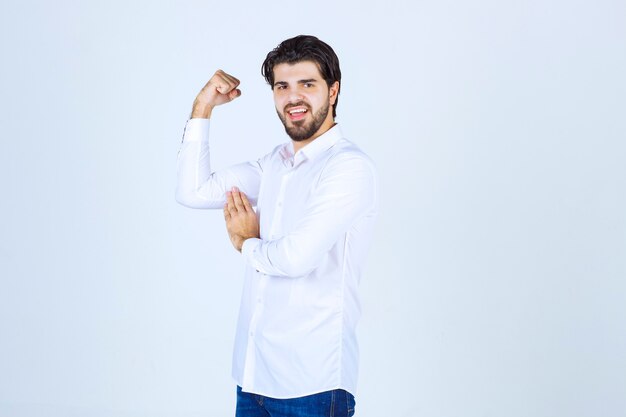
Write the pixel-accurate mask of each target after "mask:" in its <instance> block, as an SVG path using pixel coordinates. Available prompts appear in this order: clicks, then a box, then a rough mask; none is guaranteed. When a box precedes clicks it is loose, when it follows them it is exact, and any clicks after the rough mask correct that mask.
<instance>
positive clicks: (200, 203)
mask: <svg viewBox="0 0 626 417" xmlns="http://www.w3.org/2000/svg"><path fill="white" fill-rule="evenodd" d="M174 198H175V199H176V202H178V204H181V205H183V206H185V207H188V208H193V209H203V208H209V207H208V205H207V201H206V200H203V199H201V198H198V196H197V195H196V193H193V192H190V191H189V190H182V189H180V188H177V189H176V194H175V196H174Z"/></svg>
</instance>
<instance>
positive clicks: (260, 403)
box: [235, 386, 355, 417]
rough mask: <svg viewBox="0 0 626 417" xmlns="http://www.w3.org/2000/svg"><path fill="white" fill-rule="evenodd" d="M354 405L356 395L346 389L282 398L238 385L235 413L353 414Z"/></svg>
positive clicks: (284, 416)
mask: <svg viewBox="0 0 626 417" xmlns="http://www.w3.org/2000/svg"><path fill="white" fill-rule="evenodd" d="M354 405H355V402H354V396H353V395H352V394H350V393H349V392H348V391H344V390H342V389H335V390H332V391H325V392H320V393H319V394H313V395H307V396H306V397H298V398H287V399H282V400H281V399H277V398H270V397H264V396H262V395H257V394H250V393H248V392H243V391H242V390H241V387H239V386H238V387H237V411H236V414H235V417H352V416H353V415H354Z"/></svg>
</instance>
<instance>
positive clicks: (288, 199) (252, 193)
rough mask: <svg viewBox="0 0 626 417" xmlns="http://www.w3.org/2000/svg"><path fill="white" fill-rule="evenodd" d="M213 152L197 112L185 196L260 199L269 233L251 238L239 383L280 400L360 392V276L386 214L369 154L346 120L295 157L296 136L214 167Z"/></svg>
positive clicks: (184, 163)
mask: <svg viewBox="0 0 626 417" xmlns="http://www.w3.org/2000/svg"><path fill="white" fill-rule="evenodd" d="M209 156H210V153H209V121H208V120H207V119H191V120H189V121H188V122H187V125H186V127H185V133H184V135H183V143H182V146H181V149H180V152H179V155H178V186H177V192H176V198H177V200H178V201H179V202H180V203H181V204H183V205H185V206H188V207H193V208H215V209H222V208H223V207H224V204H225V201H226V191H229V190H230V189H231V188H232V187H233V186H236V187H238V188H239V189H240V190H241V191H242V192H244V193H245V194H246V195H247V196H248V198H249V200H250V201H251V203H252V204H253V205H256V209H257V214H258V216H259V224H260V238H259V239H257V238H252V239H247V240H246V241H245V242H244V244H243V247H242V255H243V258H244V260H245V263H246V271H245V278H244V286H243V295H242V299H241V307H240V311H239V320H238V325H237V331H236V336H235V348H234V355H233V377H234V379H235V381H236V382H237V383H238V384H239V385H240V386H241V387H242V389H243V390H244V391H246V392H253V393H256V394H260V395H265V396H268V397H273V398H294V397H300V396H305V395H310V394H315V393H319V392H323V391H327V390H331V389H337V388H341V389H345V390H346V391H348V392H351V393H353V394H354V393H355V391H356V381H357V372H358V345H357V340H356V334H355V330H356V329H355V328H356V324H357V321H358V319H359V316H360V304H359V295H358V283H359V280H360V277H361V274H362V271H363V265H364V262H365V259H366V255H367V250H368V247H369V244H370V242H371V240H372V237H373V227H374V220H375V217H376V213H377V182H376V173H375V169H374V165H373V164H372V161H371V160H370V159H369V158H368V156H367V155H366V154H364V153H363V152H362V151H361V150H360V149H359V148H358V147H357V146H356V145H355V144H353V143H351V142H350V141H348V140H347V139H346V138H344V137H343V134H342V133H341V130H340V128H339V126H338V125H335V126H334V127H332V128H331V129H329V130H328V131H327V132H325V133H324V134H322V135H321V136H319V137H317V138H316V139H314V140H313V141H312V142H310V143H309V144H307V145H306V146H304V147H303V148H302V149H300V150H299V151H298V152H296V153H295V154H294V148H293V144H292V143H291V142H290V143H286V144H283V145H280V146H277V147H276V148H275V149H274V150H273V151H272V152H270V153H268V154H267V155H265V156H263V157H262V158H260V159H258V160H257V161H253V162H247V163H242V164H238V165H235V166H232V167H230V168H228V169H225V170H221V171H216V172H212V171H211V167H210V158H209Z"/></svg>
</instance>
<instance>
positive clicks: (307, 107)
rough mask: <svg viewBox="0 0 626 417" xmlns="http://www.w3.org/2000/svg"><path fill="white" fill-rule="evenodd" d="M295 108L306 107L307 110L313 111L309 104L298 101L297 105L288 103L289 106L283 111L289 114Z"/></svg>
mask: <svg viewBox="0 0 626 417" xmlns="http://www.w3.org/2000/svg"><path fill="white" fill-rule="evenodd" d="M293 107H306V109H307V110H311V106H309V105H308V104H307V103H305V102H304V101H302V100H301V101H298V102H296V103H287V105H286V106H285V108H284V109H283V111H284V112H288V111H289V109H291V108H293Z"/></svg>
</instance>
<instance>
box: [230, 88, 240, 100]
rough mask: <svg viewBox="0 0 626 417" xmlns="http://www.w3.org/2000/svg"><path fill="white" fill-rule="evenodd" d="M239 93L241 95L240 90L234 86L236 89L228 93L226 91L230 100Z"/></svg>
mask: <svg viewBox="0 0 626 417" xmlns="http://www.w3.org/2000/svg"><path fill="white" fill-rule="evenodd" d="M240 95H241V90H240V89H238V88H236V89H234V90H232V91H231V92H230V93H228V98H229V99H230V101H233V100H234V99H236V98H237V97H239V96H240Z"/></svg>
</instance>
